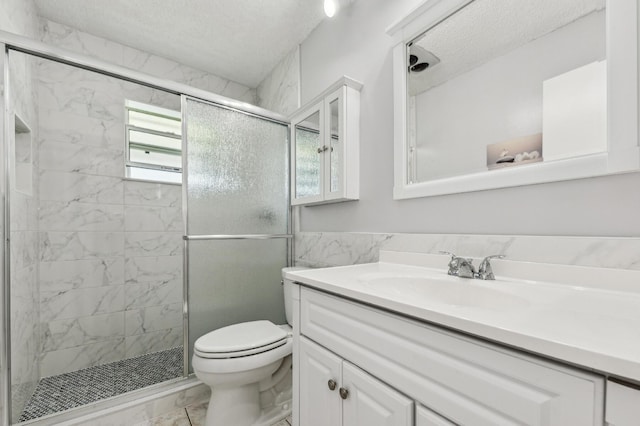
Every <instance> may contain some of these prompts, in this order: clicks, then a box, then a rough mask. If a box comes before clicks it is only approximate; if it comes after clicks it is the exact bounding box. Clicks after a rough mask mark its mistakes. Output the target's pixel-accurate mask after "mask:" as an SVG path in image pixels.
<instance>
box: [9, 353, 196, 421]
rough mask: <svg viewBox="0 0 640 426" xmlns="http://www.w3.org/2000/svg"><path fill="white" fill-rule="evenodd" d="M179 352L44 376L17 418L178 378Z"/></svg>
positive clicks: (179, 375)
mask: <svg viewBox="0 0 640 426" xmlns="http://www.w3.org/2000/svg"><path fill="white" fill-rule="evenodd" d="M182 352H183V351H182V346H179V347H175V348H172V349H168V350H165V351H161V352H154V353H151V354H146V355H142V356H138V357H135V358H129V359H125V360H122V361H117V362H112V363H109V364H104V365H98V366H95V367H90V368H86V369H83V370H78V371H74V372H71V373H65V374H60V375H57V376H51V377H45V378H43V379H41V380H40V382H39V383H38V386H37V387H36V390H35V391H34V393H33V395H32V396H31V399H30V400H29V402H27V404H26V406H25V408H24V410H23V411H22V414H21V415H20V421H21V422H23V421H27V420H31V419H36V418H38V417H42V416H46V415H49V414H53V413H58V412H60V411H65V410H69V409H71V408H75V407H79V406H81V405H86V404H90V403H92V402H96V401H99V400H101V399H104V398H109V397H112V396H116V395H120V394H123V393H126V392H130V391H133V390H136V389H141V388H144V387H146V386H150V385H154V384H156V383H160V382H164V381H166V380H171V379H175V378H177V377H181V376H182V372H183V371H182V370H183V364H182V359H183V356H182ZM168 424H171V423H168ZM178 424H181V423H178ZM186 424H189V423H186Z"/></svg>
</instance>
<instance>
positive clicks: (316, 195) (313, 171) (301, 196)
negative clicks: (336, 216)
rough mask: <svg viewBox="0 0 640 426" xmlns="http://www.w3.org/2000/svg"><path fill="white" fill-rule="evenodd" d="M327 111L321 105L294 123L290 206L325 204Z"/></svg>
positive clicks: (292, 130)
mask: <svg viewBox="0 0 640 426" xmlns="http://www.w3.org/2000/svg"><path fill="white" fill-rule="evenodd" d="M323 127H324V109H323V103H322V102H319V103H317V104H315V105H313V106H311V107H310V108H307V109H305V110H304V111H301V112H300V113H299V114H297V115H296V116H295V117H293V119H292V120H291V161H292V165H293V168H292V173H291V204H292V205H296V204H304V203H314V202H318V201H322V200H324V195H323V192H324V178H323V172H324V170H323V168H324V158H325V153H326V152H327V150H328V147H326V145H325V143H324V141H323V136H322V134H323V133H324V132H323V130H324V129H323Z"/></svg>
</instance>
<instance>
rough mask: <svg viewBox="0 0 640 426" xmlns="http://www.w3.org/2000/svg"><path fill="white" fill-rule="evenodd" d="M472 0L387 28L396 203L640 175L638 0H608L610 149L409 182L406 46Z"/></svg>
mask: <svg viewBox="0 0 640 426" xmlns="http://www.w3.org/2000/svg"><path fill="white" fill-rule="evenodd" d="M472 1H473V0H426V1H424V2H423V3H422V4H421V5H420V6H418V7H417V8H415V9H414V10H413V11H412V12H410V13H409V14H408V15H407V16H406V17H404V18H402V19H400V20H399V21H397V22H396V23H394V24H393V25H391V26H390V27H389V28H388V29H387V34H389V35H390V36H391V37H392V38H393V43H394V47H393V92H394V186H393V199H394V200H400V199H407V198H418V197H430V196H438V195H445V194H456V193H463V192H473V191H482V190H488V189H497V188H506V187H513V186H521V185H531V184H538V183H546V182H556V181H563V180H572V179H581V178H588V177H595V176H603V175H608V174H615V173H626V172H633V171H637V170H640V147H639V146H638V134H639V131H638V123H639V122H640V115H639V111H640V108H639V106H638V99H639V93H638V87H639V79H638V77H639V75H638V57H639V52H638V47H639V44H640V43H639V40H638V36H639V32H638V21H639V20H640V15H639V14H640V7H639V6H638V0H607V1H606V25H607V28H606V34H607V40H606V47H607V145H608V150H607V151H606V152H602V153H596V154H591V155H585V156H580V157H575V158H567V159H561V160H555V161H550V162H547V163H545V162H540V163H535V164H531V165H528V166H526V167H520V168H517V167H513V168H508V167H507V168H504V169H499V170H493V171H492V172H491V173H487V172H476V173H469V174H466V175H460V176H453V177H446V178H441V179H434V180H431V181H426V182H418V183H413V184H409V183H408V160H407V159H408V157H407V73H406V69H407V67H406V64H407V48H406V45H407V43H408V42H410V41H412V40H413V39H415V38H416V37H418V36H420V35H421V34H423V33H424V32H426V31H428V30H429V29H431V28H433V27H434V26H436V25H438V24H439V23H440V22H442V21H443V20H445V19H448V18H449V17H450V16H451V15H452V14H454V13H455V12H457V11H458V10H460V9H462V8H463V7H465V6H466V5H468V4H469V3H471V2H472Z"/></svg>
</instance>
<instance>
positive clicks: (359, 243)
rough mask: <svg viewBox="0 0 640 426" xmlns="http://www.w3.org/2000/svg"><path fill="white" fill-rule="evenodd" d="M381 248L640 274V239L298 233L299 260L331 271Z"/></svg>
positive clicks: (364, 260)
mask: <svg viewBox="0 0 640 426" xmlns="http://www.w3.org/2000/svg"><path fill="white" fill-rule="evenodd" d="M380 250H390V251H408V252H416V253H438V252H439V251H440V250H445V251H449V252H453V253H456V254H458V255H460V256H469V257H478V258H480V257H484V256H487V255H490V254H504V255H506V256H507V259H510V260H518V261H527V262H540V263H554V264H565V265H576V266H593V267H602V268H615V269H633V270H640V238H607V237H556V236H508V235H455V234H402V233H350V232H298V233H296V235H295V253H294V262H295V264H296V265H298V266H310V267H328V266H344V265H352V264H357V263H369V262H377V261H378V255H379V252H380Z"/></svg>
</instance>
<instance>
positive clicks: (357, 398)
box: [331, 361, 413, 426]
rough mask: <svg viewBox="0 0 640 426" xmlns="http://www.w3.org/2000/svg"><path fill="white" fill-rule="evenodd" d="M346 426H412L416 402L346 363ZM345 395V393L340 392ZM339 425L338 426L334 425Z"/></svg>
mask: <svg viewBox="0 0 640 426" xmlns="http://www.w3.org/2000/svg"><path fill="white" fill-rule="evenodd" d="M342 387H343V389H345V390H346V391H347V392H348V394H347V395H341V396H342V397H343V398H344V396H346V399H344V402H343V405H342V409H343V416H344V422H343V426H412V425H413V401H412V400H410V399H409V398H407V397H405V396H404V395H402V394H401V393H399V392H398V391H396V390H395V389H392V388H390V387H389V386H387V385H386V384H384V383H382V382H381V381H379V380H377V379H374V378H373V377H372V376H370V375H369V374H367V373H365V372H364V371H362V370H360V369H359V368H357V367H355V366H353V365H351V364H349V363H348V362H346V361H344V362H343V365H342ZM341 391H342V390H341ZM331 424H332V425H333V424H338V423H331Z"/></svg>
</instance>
